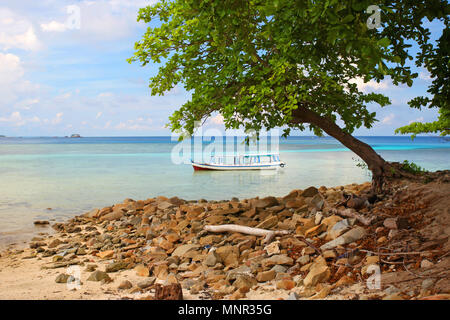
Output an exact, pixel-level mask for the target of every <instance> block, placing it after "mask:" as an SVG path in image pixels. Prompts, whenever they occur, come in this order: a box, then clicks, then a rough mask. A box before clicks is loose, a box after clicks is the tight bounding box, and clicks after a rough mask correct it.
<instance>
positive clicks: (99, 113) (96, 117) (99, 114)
mask: <svg viewBox="0 0 450 320" xmlns="http://www.w3.org/2000/svg"><path fill="white" fill-rule="evenodd" d="M102 114H103V112H101V111H100V112H98V113H97V115H96V116H95V119H98V118H100V117H101V116H102Z"/></svg>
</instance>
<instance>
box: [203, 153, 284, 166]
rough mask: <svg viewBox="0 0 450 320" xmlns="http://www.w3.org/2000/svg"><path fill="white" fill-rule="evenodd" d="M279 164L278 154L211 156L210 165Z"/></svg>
mask: <svg viewBox="0 0 450 320" xmlns="http://www.w3.org/2000/svg"><path fill="white" fill-rule="evenodd" d="M276 162H280V156H279V155H278V154H267V153H266V154H245V155H212V156H211V160H210V163H212V164H232V165H249V164H258V163H261V164H263V163H267V164H270V163H276Z"/></svg>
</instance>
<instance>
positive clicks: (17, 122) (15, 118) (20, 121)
mask: <svg viewBox="0 0 450 320" xmlns="http://www.w3.org/2000/svg"><path fill="white" fill-rule="evenodd" d="M0 122H3V123H6V124H9V125H12V126H16V127H21V126H23V125H25V124H27V123H40V122H41V119H39V117H37V116H34V117H31V118H23V117H22V115H21V114H20V112H19V111H14V112H12V113H11V114H10V115H9V117H0Z"/></svg>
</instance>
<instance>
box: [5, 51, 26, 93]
mask: <svg viewBox="0 0 450 320" xmlns="http://www.w3.org/2000/svg"><path fill="white" fill-rule="evenodd" d="M23 74H24V70H23V67H22V64H21V61H20V58H19V57H18V56H16V55H13V54H11V53H7V54H3V53H1V52H0V84H2V85H4V84H7V83H11V82H14V81H17V80H18V79H20V78H21V77H22V76H23Z"/></svg>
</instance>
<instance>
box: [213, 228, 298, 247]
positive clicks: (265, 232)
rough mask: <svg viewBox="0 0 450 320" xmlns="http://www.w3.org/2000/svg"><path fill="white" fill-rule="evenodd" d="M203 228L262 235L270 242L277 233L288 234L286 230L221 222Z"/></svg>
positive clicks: (265, 241)
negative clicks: (220, 223)
mask: <svg viewBox="0 0 450 320" xmlns="http://www.w3.org/2000/svg"><path fill="white" fill-rule="evenodd" d="M204 229H205V230H206V231H209V232H239V233H244V234H250V235H252V236H264V237H265V238H264V243H268V242H271V241H272V240H273V238H274V237H275V236H277V235H285V234H290V233H291V231H288V230H266V229H260V228H252V227H246V226H240V225H237V224H222V225H217V226H205V227H204Z"/></svg>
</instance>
